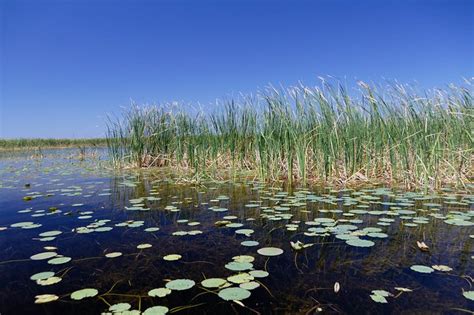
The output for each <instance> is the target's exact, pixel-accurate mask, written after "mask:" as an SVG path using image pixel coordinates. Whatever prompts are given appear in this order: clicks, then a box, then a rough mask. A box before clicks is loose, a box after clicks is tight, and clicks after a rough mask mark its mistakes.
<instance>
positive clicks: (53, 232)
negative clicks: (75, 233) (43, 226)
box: [39, 231, 63, 237]
mask: <svg viewBox="0 0 474 315" xmlns="http://www.w3.org/2000/svg"><path fill="white" fill-rule="evenodd" d="M62 233H63V232H61V231H48V232H43V233H41V234H40V235H39V236H41V237H50V236H57V235H59V234H62Z"/></svg>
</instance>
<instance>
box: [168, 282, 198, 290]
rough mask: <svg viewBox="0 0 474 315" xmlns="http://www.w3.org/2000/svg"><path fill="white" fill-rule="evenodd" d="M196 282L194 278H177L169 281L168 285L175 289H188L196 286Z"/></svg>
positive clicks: (169, 287)
mask: <svg viewBox="0 0 474 315" xmlns="http://www.w3.org/2000/svg"><path fill="white" fill-rule="evenodd" d="M195 284H196V283H195V282H194V281H193V280H189V279H176V280H172V281H170V282H168V283H167V284H166V287H167V288H168V289H171V290H175V291H182V290H188V289H191V288H192V287H194V285H195Z"/></svg>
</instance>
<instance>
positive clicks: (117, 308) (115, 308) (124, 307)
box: [109, 303, 132, 312]
mask: <svg viewBox="0 0 474 315" xmlns="http://www.w3.org/2000/svg"><path fill="white" fill-rule="evenodd" d="M131 307H132V306H131V305H130V304H128V303H117V304H114V305H111V306H110V307H109V311H111V312H124V311H128V310H129V309H130V308H131Z"/></svg>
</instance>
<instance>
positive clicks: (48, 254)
mask: <svg viewBox="0 0 474 315" xmlns="http://www.w3.org/2000/svg"><path fill="white" fill-rule="evenodd" d="M57 255H58V254H57V253H55V252H44V253H39V254H36V255H33V256H31V257H30V259H31V260H44V259H50V258H53V257H55V256H57Z"/></svg>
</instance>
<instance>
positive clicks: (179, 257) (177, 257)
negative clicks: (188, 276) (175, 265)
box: [163, 254, 182, 261]
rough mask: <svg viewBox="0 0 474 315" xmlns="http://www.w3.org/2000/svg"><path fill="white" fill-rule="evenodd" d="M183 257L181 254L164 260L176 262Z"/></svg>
mask: <svg viewBox="0 0 474 315" xmlns="http://www.w3.org/2000/svg"><path fill="white" fill-rule="evenodd" d="M181 257H182V256H181V255H179V254H170V255H166V256H164V257H163V259H164V260H166V261H175V260H180V259H181Z"/></svg>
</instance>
